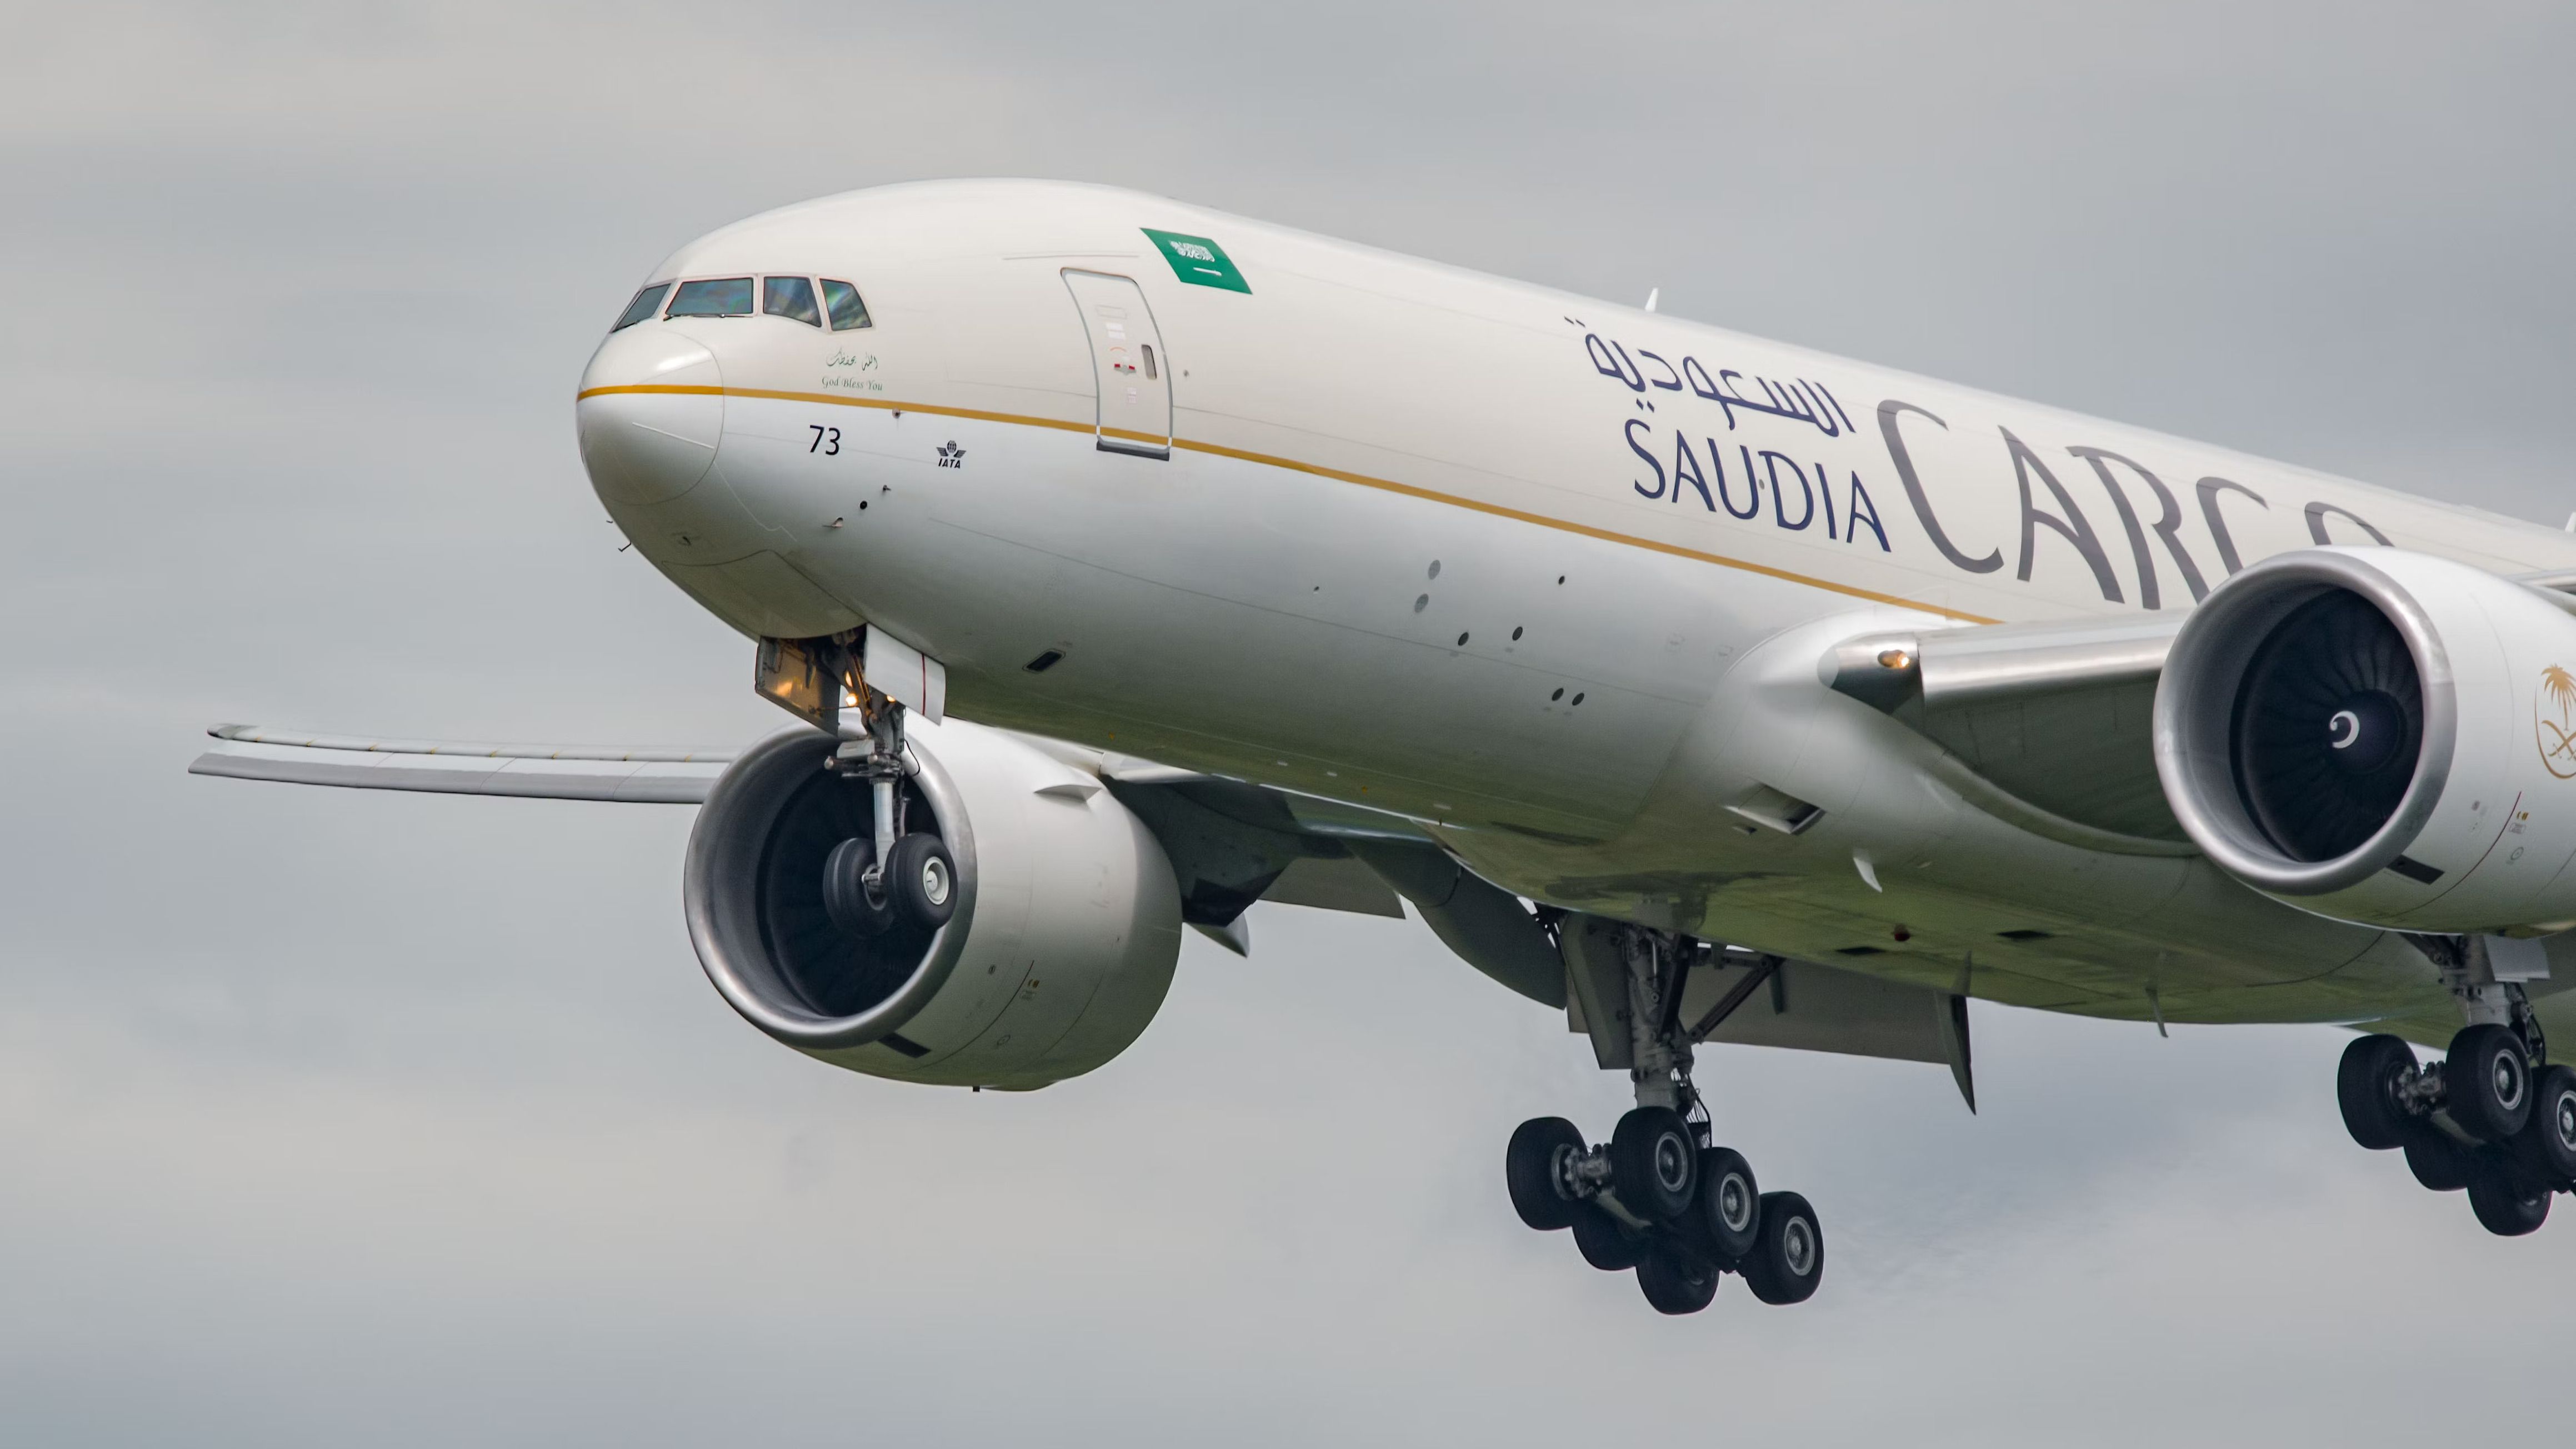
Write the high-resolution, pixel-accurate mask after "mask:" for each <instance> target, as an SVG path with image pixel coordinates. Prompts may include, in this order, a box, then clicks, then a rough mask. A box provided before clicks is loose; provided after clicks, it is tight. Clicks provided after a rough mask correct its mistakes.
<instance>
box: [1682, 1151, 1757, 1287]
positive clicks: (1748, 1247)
mask: <svg viewBox="0 0 2576 1449" xmlns="http://www.w3.org/2000/svg"><path fill="white" fill-rule="evenodd" d="M1691 1215H1692V1216H1693V1217H1694V1218H1695V1219H1697V1221H1698V1224H1699V1230H1700V1232H1701V1234H1702V1235H1704V1236H1705V1237H1706V1239H1707V1241H1708V1245H1709V1247H1710V1249H1711V1250H1712V1251H1714V1252H1715V1253H1716V1255H1717V1260H1718V1261H1719V1262H1720V1263H1723V1264H1727V1265H1729V1266H1732V1265H1733V1264H1735V1263H1737V1262H1739V1261H1741V1260H1742V1259H1743V1257H1744V1255H1745V1254H1747V1253H1750V1252H1752V1251H1753V1244H1754V1241H1755V1239H1756V1238H1757V1237H1759V1236H1760V1233H1761V1228H1762V1189H1761V1188H1760V1187H1759V1186H1757V1185H1756V1184H1755V1183H1754V1181H1753V1164H1752V1163H1750V1162H1747V1161H1745V1160H1744V1154H1743V1153H1741V1152H1738V1151H1736V1150H1735V1149H1734V1148H1732V1147H1703V1148H1701V1149H1700V1154H1699V1193H1698V1196H1697V1197H1696V1198H1694V1199H1693V1200H1692V1203H1691Z"/></svg>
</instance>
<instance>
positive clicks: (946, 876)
mask: <svg viewBox="0 0 2576 1449" xmlns="http://www.w3.org/2000/svg"><path fill="white" fill-rule="evenodd" d="M885 893H886V898H887V899H888V900H889V901H891V902H892V903H893V905H894V910H895V914H896V915H897V916H900V917H901V918H903V919H904V920H907V921H910V922H911V923H912V924H914V925H916V926H919V927H920V928H921V929H923V930H925V931H936V930H938V929H939V928H940V927H942V926H944V925H947V924H948V920H949V917H951V916H954V915H956V914H957V858H956V857H955V856H952V855H950V854H949V853H948V842H946V841H944V840H941V839H940V838H939V837H938V836H936V835H931V834H927V833H925V832H922V831H918V830H916V831H914V832H913V833H912V834H910V835H907V836H905V837H903V838H902V839H901V840H898V841H896V842H895V843H894V849H892V850H890V851H888V852H886V872H885Z"/></svg>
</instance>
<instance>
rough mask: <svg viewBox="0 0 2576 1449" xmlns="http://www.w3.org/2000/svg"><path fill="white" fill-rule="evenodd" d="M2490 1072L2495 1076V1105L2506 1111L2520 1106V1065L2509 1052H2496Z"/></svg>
mask: <svg viewBox="0 0 2576 1449" xmlns="http://www.w3.org/2000/svg"><path fill="white" fill-rule="evenodd" d="M2491 1070H2492V1071H2493V1073H2494V1075H2495V1097H2496V1104H2497V1105H2498V1106H2501V1107H2503V1108H2505V1109H2506V1110H2508V1111H2510V1110H2512V1109H2513V1108H2514V1107H2517V1106H2519V1105H2521V1103H2522V1063H2520V1062H2518V1061H2515V1060H2514V1059H2513V1053H2511V1052H2498V1053H2497V1054H2496V1059H2495V1065H2494V1066H2493V1067H2492V1068H2491Z"/></svg>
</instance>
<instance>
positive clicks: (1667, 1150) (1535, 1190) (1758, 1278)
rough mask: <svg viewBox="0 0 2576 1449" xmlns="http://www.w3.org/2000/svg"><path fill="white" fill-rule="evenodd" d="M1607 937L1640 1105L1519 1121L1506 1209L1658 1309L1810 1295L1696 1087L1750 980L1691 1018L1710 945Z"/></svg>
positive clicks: (1801, 1256)
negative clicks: (1591, 1121) (1592, 1115)
mask: <svg viewBox="0 0 2576 1449" xmlns="http://www.w3.org/2000/svg"><path fill="white" fill-rule="evenodd" d="M1612 944H1613V946H1614V948H1615V950H1616V953H1617V956H1618V960H1619V964H1620V967H1621V971H1620V975H1621V977H1622V978H1623V980H1622V984H1623V985H1624V988H1625V997H1626V999H1625V1002H1624V1003H1623V1009H1622V1010H1621V1011H1620V1013H1619V1014H1620V1015H1621V1016H1623V1017H1624V1018H1625V1019H1626V1022H1627V1025H1628V1037H1629V1040H1628V1047H1629V1051H1628V1056H1629V1059H1630V1063H1631V1065H1630V1067H1629V1080H1630V1082H1631V1083H1632V1085H1633V1086H1634V1088H1635V1092H1636V1100H1637V1105H1636V1106H1635V1107H1634V1108H1633V1109H1631V1110H1630V1111H1629V1112H1628V1113H1627V1114H1626V1115H1624V1116H1622V1117H1621V1118H1620V1119H1619V1123H1618V1126H1617V1127H1616V1128H1615V1129H1614V1130H1613V1131H1612V1132H1611V1134H1610V1140H1609V1141H1608V1142H1607V1143H1600V1144H1587V1143H1586V1142H1585V1140H1584V1137H1583V1134H1582V1133H1581V1132H1580V1131H1579V1130H1577V1129H1576V1127H1575V1126H1574V1124H1573V1123H1571V1122H1568V1121H1566V1120H1565V1119H1564V1118H1562V1117H1538V1118H1533V1119H1531V1120H1530V1121H1527V1122H1524V1123H1522V1124H1521V1125H1520V1127H1519V1129H1518V1130H1517V1131H1515V1132H1513V1133H1512V1140H1511V1145H1510V1146H1509V1147H1508V1148H1507V1149H1506V1150H1505V1152H1504V1154H1503V1177H1504V1182H1505V1184H1506V1185H1507V1186H1508V1187H1509V1189H1510V1191H1511V1198H1512V1207H1513V1208H1514V1209H1515V1210H1516V1211H1517V1212H1519V1214H1520V1217H1521V1221H1522V1222H1524V1223H1526V1224H1528V1225H1529V1226H1530V1227H1532V1228H1536V1229H1539V1230H1541V1231H1549V1230H1553V1229H1557V1228H1567V1229H1571V1230H1572V1232H1573V1235H1574V1241H1575V1246H1576V1248H1577V1249H1578V1250H1579V1251H1580V1252H1581V1253H1582V1254H1583V1257H1584V1260H1585V1261H1586V1262H1588V1263H1590V1264H1591V1265H1592V1266H1594V1267H1596V1268H1600V1269H1603V1270H1606V1271H1620V1270H1624V1269H1631V1268H1633V1269H1634V1270H1635V1271H1636V1274H1637V1287H1638V1289H1639V1290H1640V1291H1641V1292H1643V1293H1644V1294H1645V1296H1646V1301H1647V1302H1649V1303H1651V1304H1653V1305H1654V1306H1655V1308H1656V1309H1657V1311H1659V1312H1663V1313H1673V1314H1682V1313H1697V1312H1698V1311H1699V1310H1701V1309H1703V1308H1706V1307H1707V1306H1708V1305H1709V1302H1710V1301H1711V1300H1712V1299H1713V1298H1715V1297H1716V1294H1717V1289H1718V1285H1719V1282H1720V1280H1721V1279H1722V1278H1723V1276H1724V1275H1725V1274H1727V1273H1730V1272H1732V1273H1739V1274H1741V1275H1743V1278H1744V1280H1745V1283H1746V1284H1747V1285H1748V1286H1749V1287H1751V1288H1752V1290H1753V1294H1754V1296H1755V1297H1756V1298H1759V1299H1760V1300H1762V1301H1763V1302H1765V1303H1783V1304H1785V1303H1798V1302H1802V1301H1804V1300H1805V1299H1807V1298H1808V1297H1810V1296H1811V1295H1813V1294H1814V1293H1815V1291H1816V1285H1817V1284H1818V1283H1820V1282H1822V1281H1823V1277H1824V1266H1825V1237H1824V1230H1823V1228H1822V1227H1821V1226H1819V1225H1818V1223H1817V1221H1816V1213H1815V1210H1814V1209H1813V1208H1811V1207H1809V1206H1808V1205H1807V1200H1806V1199H1805V1198H1803V1197H1800V1196H1798V1195H1797V1194H1796V1193H1791V1192H1775V1193H1765V1192H1762V1191H1761V1190H1760V1189H1759V1188H1758V1187H1757V1186H1756V1185H1755V1183H1754V1178H1753V1166H1752V1164H1751V1163H1749V1162H1746V1161H1745V1160H1744V1156H1743V1154H1742V1153H1739V1152H1737V1151H1735V1150H1734V1149H1733V1148H1731V1147H1721V1146H1718V1145H1717V1143H1716V1140H1715V1133H1714V1130H1713V1127H1712V1125H1711V1122H1710V1119H1709V1111H1708V1106H1707V1104H1706V1103H1705V1102H1704V1101H1702V1100H1701V1098H1700V1095H1699V1091H1698V1089H1697V1088H1696V1087H1694V1086H1693V1085H1692V1084H1691V1050H1692V1047H1693V1046H1694V1045H1696V1044H1697V1043H1698V1042H1699V1041H1701V1040H1702V1039H1704V1038H1705V1037H1706V1036H1707V1035H1708V1033H1709V1032H1711V1031H1714V1030H1715V1029H1716V1028H1717V1026H1718V1024H1719V1022H1720V1021H1722V1020H1723V1019H1724V1016H1725V1013H1726V1012H1727V1011H1729V1010H1731V1009H1732V1008H1733V1006H1734V1005H1735V1004H1737V1003H1739V1002H1740V1001H1741V1000H1742V999H1743V996H1744V994H1745V990H1746V989H1747V988H1739V989H1738V990H1737V991H1735V992H1732V993H1730V994H1729V999H1728V1000H1726V1001H1722V1002H1720V1003H1719V1007H1718V1009H1717V1010H1714V1011H1712V1012H1710V1013H1709V1015H1708V1017H1707V1019H1705V1020H1703V1021H1701V1022H1698V1023H1695V1024H1692V1025H1690V1026H1687V1027H1686V1026H1685V1025H1684V1024H1683V1022H1682V986H1683V983H1684V982H1685V981H1686V980H1687V979H1688V976H1689V973H1690V970H1691V968H1692V967H1693V966H1694V965H1696V964H1698V962H1699V961H1700V960H1701V959H1702V957H1703V956H1704V955H1705V954H1706V952H1705V948H1704V947H1703V946H1702V945H1701V944H1700V943H1699V942H1697V941H1695V940H1692V939H1691V938H1690V937H1688V936H1681V935H1675V934H1673V933H1670V932H1664V931H1653V930H1648V929H1646V928H1644V927H1641V926H1619V927H1616V928H1615V932H1614V936H1613V941H1612ZM1762 963H1763V964H1762V965H1761V966H1760V967H1759V968H1757V969H1759V970H1760V971H1762V972H1763V973H1765V974H1767V973H1768V972H1770V971H1776V970H1777V969H1779V964H1780V963H1779V961H1778V959H1777V958H1773V957H1765V958H1762ZM1750 980H1751V979H1750V978H1748V988H1749V984H1750ZM2571 1111H2572V1112H2576V1104H2572V1105H2571Z"/></svg>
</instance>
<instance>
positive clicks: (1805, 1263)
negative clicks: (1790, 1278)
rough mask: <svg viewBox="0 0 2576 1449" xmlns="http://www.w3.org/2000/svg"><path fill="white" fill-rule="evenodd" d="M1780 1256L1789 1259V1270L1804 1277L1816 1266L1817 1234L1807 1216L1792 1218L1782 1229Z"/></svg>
mask: <svg viewBox="0 0 2576 1449" xmlns="http://www.w3.org/2000/svg"><path fill="white" fill-rule="evenodd" d="M1780 1256H1781V1257H1782V1258H1784V1259H1786V1260H1788V1264H1789V1271H1790V1272H1792V1273H1795V1274H1797V1275H1798V1276H1799V1277H1801V1278H1804V1277H1806V1276H1807V1274H1808V1273H1810V1272H1812V1271H1814V1269H1815V1266H1816V1235H1815V1231H1814V1230H1813V1229H1811V1228H1809V1227H1808V1226H1807V1220H1806V1219H1805V1218H1792V1219H1791V1220H1790V1222H1789V1225H1788V1226H1787V1227H1785V1228H1783V1229H1781V1230H1780Z"/></svg>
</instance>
